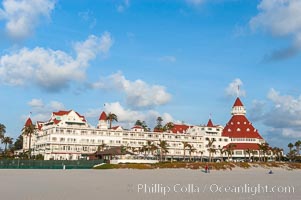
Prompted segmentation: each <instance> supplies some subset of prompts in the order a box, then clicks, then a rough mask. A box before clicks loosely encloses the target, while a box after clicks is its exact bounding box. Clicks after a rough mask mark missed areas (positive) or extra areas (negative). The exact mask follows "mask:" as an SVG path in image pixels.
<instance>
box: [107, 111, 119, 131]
mask: <svg viewBox="0 0 301 200" xmlns="http://www.w3.org/2000/svg"><path fill="white" fill-rule="evenodd" d="M107 120H109V122H110V129H111V128H112V122H113V121H115V122H118V118H117V115H115V114H114V113H109V114H108V116H107Z"/></svg>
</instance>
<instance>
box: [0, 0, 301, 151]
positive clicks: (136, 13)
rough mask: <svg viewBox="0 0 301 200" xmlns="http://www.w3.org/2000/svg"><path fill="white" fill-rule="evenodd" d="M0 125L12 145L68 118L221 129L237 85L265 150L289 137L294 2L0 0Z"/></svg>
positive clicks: (298, 118) (295, 64)
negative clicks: (53, 118) (103, 116)
mask: <svg viewBox="0 0 301 200" xmlns="http://www.w3.org/2000/svg"><path fill="white" fill-rule="evenodd" d="M0 36H1V37H0V41H1V42H0V48H1V51H0V90H1V94H2V95H1V98H0V103H1V112H0V122H1V123H2V124H4V125H5V126H6V127H7V135H9V136H11V137H14V138H16V137H17V136H18V135H19V134H20V130H21V129H22V126H23V125H24V122H25V120H26V118H27V117H28V115H29V113H30V112H32V115H31V117H32V119H33V120H34V121H36V120H39V121H44V120H48V119H49V117H50V115H51V112H54V111H58V110H69V109H74V110H76V111H78V112H79V113H81V114H83V115H85V116H86V118H87V119H88V122H89V123H90V124H92V125H96V123H97V119H98V117H99V114H100V112H101V111H103V110H105V111H107V112H114V113H116V114H117V115H118V117H119V123H120V124H122V125H123V126H124V127H130V126H131V125H133V123H134V122H135V121H136V120H138V119H140V120H145V121H146V122H147V124H148V125H149V126H150V127H153V125H154V123H155V120H156V118H157V117H158V116H162V117H163V119H164V122H165V123H167V122H168V121H174V122H182V121H184V122H185V123H188V124H205V123H206V122H207V120H208V117H209V115H210V114H211V115H212V120H213V122H214V123H216V124H221V125H225V124H226V123H227V121H228V120H229V119H230V117H231V115H230V111H231V107H232V105H233V103H234V100H235V98H236V88H237V85H240V97H241V100H242V101H243V103H244V105H245V106H246V109H247V116H248V118H249V119H250V120H251V121H252V122H253V124H254V126H255V127H256V128H258V129H259V132H260V133H261V135H262V136H263V137H264V138H265V139H266V140H267V142H269V143H270V145H271V146H279V147H283V148H285V147H286V146H287V144H288V143H289V142H295V141H296V140H298V139H300V137H301V134H300V133H301V96H300V94H301V89H300V85H301V79H300V71H301V70H300V66H299V63H300V61H301V56H300V50H301V2H300V1H298V0H258V1H256V0H210V1H209V0H176V1H163V0H162V1H150V0H145V1H138V0H113V1H109V0H103V1H95V0H94V1H92V0H85V1H83V0H79V1H70V0H69V1H60V0H56V1H55V0H10V1H9V0H4V1H1V6H0Z"/></svg>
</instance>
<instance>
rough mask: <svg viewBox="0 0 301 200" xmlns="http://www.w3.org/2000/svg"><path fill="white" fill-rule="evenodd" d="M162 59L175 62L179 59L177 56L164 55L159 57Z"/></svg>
mask: <svg viewBox="0 0 301 200" xmlns="http://www.w3.org/2000/svg"><path fill="white" fill-rule="evenodd" d="M159 60H160V61H163V62H169V63H174V62H176V61H177V58H176V57H175V56H162V57H160V58H159Z"/></svg>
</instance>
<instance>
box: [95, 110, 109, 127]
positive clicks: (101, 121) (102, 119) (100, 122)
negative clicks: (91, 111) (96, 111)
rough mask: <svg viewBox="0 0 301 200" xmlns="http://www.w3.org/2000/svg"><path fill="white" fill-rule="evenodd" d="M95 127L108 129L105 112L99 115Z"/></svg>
mask: <svg viewBox="0 0 301 200" xmlns="http://www.w3.org/2000/svg"><path fill="white" fill-rule="evenodd" d="M97 128H99V129H108V120H107V114H106V113H105V112H104V111H103V112H102V113H101V114H100V116H99V120H98V124H97Z"/></svg>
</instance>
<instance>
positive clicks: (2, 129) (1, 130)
mask: <svg viewBox="0 0 301 200" xmlns="http://www.w3.org/2000/svg"><path fill="white" fill-rule="evenodd" d="M5 132H6V127H5V126H4V125H3V124H0V139H2V138H4V134H5Z"/></svg>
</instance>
